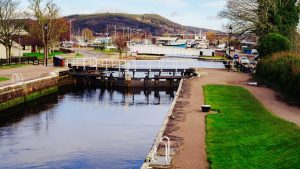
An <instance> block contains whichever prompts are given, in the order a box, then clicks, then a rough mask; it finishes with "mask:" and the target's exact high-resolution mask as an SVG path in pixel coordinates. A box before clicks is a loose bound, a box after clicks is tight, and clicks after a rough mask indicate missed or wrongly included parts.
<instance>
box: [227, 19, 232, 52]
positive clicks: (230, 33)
mask: <svg viewBox="0 0 300 169" xmlns="http://www.w3.org/2000/svg"><path fill="white" fill-rule="evenodd" d="M231 36H232V26H231V25H230V26H229V42H228V47H229V53H228V54H229V56H230V50H231V49H230V41H231Z"/></svg>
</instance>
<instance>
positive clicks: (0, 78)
mask: <svg viewBox="0 0 300 169" xmlns="http://www.w3.org/2000/svg"><path fill="white" fill-rule="evenodd" d="M6 80H9V78H6V77H0V82H2V81H6Z"/></svg>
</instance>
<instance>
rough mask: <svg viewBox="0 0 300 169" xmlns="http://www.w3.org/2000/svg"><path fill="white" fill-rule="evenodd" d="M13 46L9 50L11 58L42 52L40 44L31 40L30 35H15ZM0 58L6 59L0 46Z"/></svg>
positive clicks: (4, 52)
mask: <svg viewBox="0 0 300 169" xmlns="http://www.w3.org/2000/svg"><path fill="white" fill-rule="evenodd" d="M12 39H13V46H12V48H11V56H12V57H19V56H23V54H24V53H31V52H39V51H41V50H42V48H43V47H42V46H43V45H42V44H43V43H42V42H40V41H38V40H36V39H33V38H32V37H31V36H30V35H28V34H26V35H16V36H14V37H13V38H12ZM0 58H2V59H5V58H6V50H5V47H4V46H3V45H2V44H0Z"/></svg>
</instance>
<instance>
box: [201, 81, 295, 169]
mask: <svg viewBox="0 0 300 169" xmlns="http://www.w3.org/2000/svg"><path fill="white" fill-rule="evenodd" d="M204 93H205V102H206V103H207V104H210V105H212V108H213V109H214V110H216V111H218V112H219V113H218V114H211V115H208V116H207V138H206V144H207V153H208V160H209V162H210V165H211V168H213V169H214V168H216V169H221V168H231V169H234V168H257V169H261V168H264V169H267V168H272V169H273V168H300V165H299V164H300V158H299V157H300V144H299V140H300V128H299V127H298V126H296V125H294V124H292V123H289V122H287V121H284V120H282V119H279V118H277V117H275V116H274V115H272V114H271V113H270V112H268V111H267V110H266V109H265V108H264V107H263V106H262V105H261V103H259V102H258V101H257V100H256V99H255V98H254V97H253V96H252V95H251V94H250V93H249V92H248V91H247V90H246V89H244V88H241V87H235V86H218V85H208V86H205V87H204Z"/></svg>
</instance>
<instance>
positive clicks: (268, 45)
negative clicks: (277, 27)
mask: <svg viewBox="0 0 300 169" xmlns="http://www.w3.org/2000/svg"><path fill="white" fill-rule="evenodd" d="M291 48H292V46H291V43H290V41H289V40H288V38H286V37H284V36H282V35H280V34H277V33H270V34H267V35H265V36H263V37H262V38H261V39H260V40H259V45H258V50H259V53H260V55H261V56H262V57H264V56H270V55H271V54H273V53H276V52H282V51H289V50H291Z"/></svg>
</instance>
